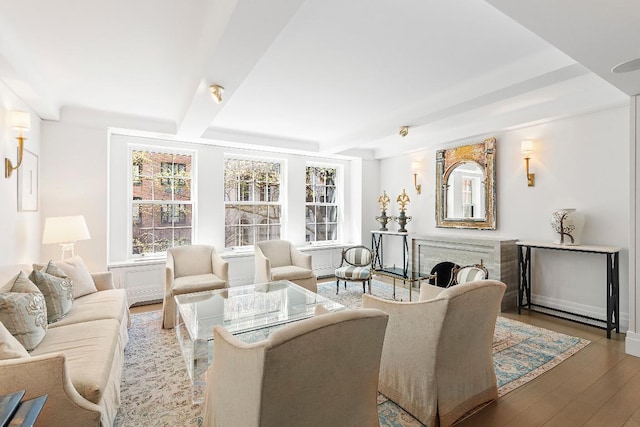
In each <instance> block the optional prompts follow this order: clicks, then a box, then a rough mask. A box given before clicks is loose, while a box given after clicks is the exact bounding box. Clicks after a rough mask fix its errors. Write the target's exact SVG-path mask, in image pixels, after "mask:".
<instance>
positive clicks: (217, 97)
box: [209, 84, 224, 104]
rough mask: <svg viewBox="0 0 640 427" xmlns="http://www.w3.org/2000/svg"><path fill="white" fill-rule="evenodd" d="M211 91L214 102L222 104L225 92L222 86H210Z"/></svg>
mask: <svg viewBox="0 0 640 427" xmlns="http://www.w3.org/2000/svg"><path fill="white" fill-rule="evenodd" d="M209 90H210V91H211V96H213V100H214V101H216V104H222V93H223V92H224V88H223V87H222V86H220V85H216V84H213V85H211V86H209Z"/></svg>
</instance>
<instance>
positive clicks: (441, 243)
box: [410, 234, 518, 311]
mask: <svg viewBox="0 0 640 427" xmlns="http://www.w3.org/2000/svg"><path fill="white" fill-rule="evenodd" d="M410 237H411V254H412V259H411V263H412V268H413V269H416V270H417V269H418V267H419V268H420V271H421V272H426V273H428V272H430V271H431V268H433V266H434V265H436V264H437V263H439V262H442V261H451V262H454V263H456V264H458V265H461V266H463V265H469V264H480V261H482V263H483V264H484V266H485V267H486V268H487V270H488V271H489V278H490V279H495V280H500V281H501V282H504V283H505V284H506V285H507V290H506V292H505V295H504V298H503V299H502V307H501V308H502V310H503V311H504V310H506V309H509V308H515V307H516V305H517V299H518V251H517V247H516V240H517V239H507V238H497V237H479V236H478V237H475V236H460V235H438V234H434V235H424V234H411V235H410Z"/></svg>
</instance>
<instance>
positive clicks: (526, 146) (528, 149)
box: [520, 139, 536, 187]
mask: <svg viewBox="0 0 640 427" xmlns="http://www.w3.org/2000/svg"><path fill="white" fill-rule="evenodd" d="M520 150H521V151H522V157H524V161H525V163H526V165H527V185H528V186H529V187H534V186H535V185H536V174H535V173H529V159H531V153H533V139H525V140H524V141H522V144H521V146H520Z"/></svg>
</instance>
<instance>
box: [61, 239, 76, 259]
mask: <svg viewBox="0 0 640 427" xmlns="http://www.w3.org/2000/svg"><path fill="white" fill-rule="evenodd" d="M73 245H74V243H73V242H71V243H60V249H62V255H61V257H60V261H64V260H65V254H68V255H69V256H68V257H66V258H71V257H73V256H75V250H74V248H73Z"/></svg>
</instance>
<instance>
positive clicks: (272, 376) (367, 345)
mask: <svg viewBox="0 0 640 427" xmlns="http://www.w3.org/2000/svg"><path fill="white" fill-rule="evenodd" d="M387 319H388V316H387V314H386V313H383V312H381V311H380V310H364V309H358V310H344V311H339V312H332V313H328V314H321V315H317V316H315V317H313V318H311V319H306V320H302V321H300V322H295V323H291V324H289V325H287V326H284V327H282V328H280V329H277V330H276V331H274V332H272V333H271V335H270V336H269V338H268V339H267V340H265V341H261V342H258V343H254V344H246V343H244V342H242V341H240V340H239V339H237V338H236V337H234V336H233V335H231V334H230V333H229V332H228V331H227V330H226V329H224V328H223V327H221V326H216V327H214V328H213V336H214V342H215V347H214V356H213V364H212V366H211V367H210V368H209V370H208V371H207V389H206V398H205V409H204V423H203V426H205V427H213V426H215V427H233V426H243V427H258V426H269V427H271V426H310V427H314V426H318V427H321V426H343V427H361V426H365V427H368V426H378V425H379V424H378V408H377V402H376V398H377V385H378V373H379V368H380V353H381V351H382V343H383V341H384V335H385V329H386V326H387Z"/></svg>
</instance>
